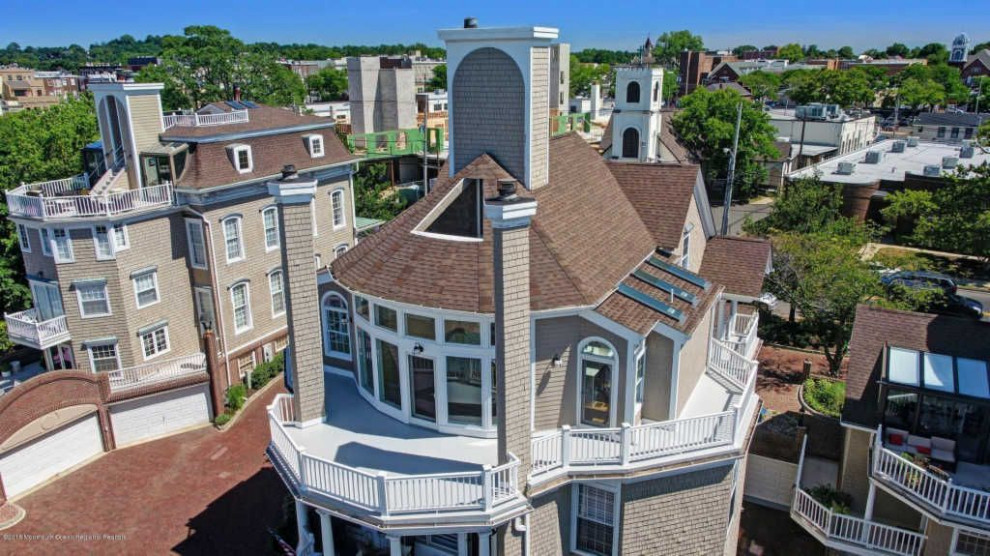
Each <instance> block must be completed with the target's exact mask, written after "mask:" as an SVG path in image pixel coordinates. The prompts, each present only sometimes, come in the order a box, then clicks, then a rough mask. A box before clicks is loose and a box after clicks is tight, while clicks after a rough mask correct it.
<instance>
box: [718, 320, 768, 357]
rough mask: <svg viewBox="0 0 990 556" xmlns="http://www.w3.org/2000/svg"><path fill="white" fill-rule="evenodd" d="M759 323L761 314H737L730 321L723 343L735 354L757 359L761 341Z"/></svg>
mask: <svg viewBox="0 0 990 556" xmlns="http://www.w3.org/2000/svg"><path fill="white" fill-rule="evenodd" d="M759 323H760V314H759V313H757V312H755V311H754V312H753V313H750V314H745V313H736V314H734V315H732V318H730V319H729V323H728V326H727V327H726V328H725V337H724V338H723V341H724V342H725V343H726V344H727V345H728V346H729V347H730V348H732V349H733V350H734V351H735V352H737V353H739V354H742V355H743V356H745V357H748V358H753V357H756V348H757V344H758V340H759V338H758V337H757V336H756V331H757V329H758V327H759Z"/></svg>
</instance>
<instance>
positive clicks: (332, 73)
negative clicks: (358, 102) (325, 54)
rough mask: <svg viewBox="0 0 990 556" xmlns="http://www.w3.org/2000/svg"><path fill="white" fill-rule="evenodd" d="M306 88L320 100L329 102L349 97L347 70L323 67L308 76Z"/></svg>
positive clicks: (312, 95)
mask: <svg viewBox="0 0 990 556" xmlns="http://www.w3.org/2000/svg"><path fill="white" fill-rule="evenodd" d="M306 88H307V89H308V90H309V94H310V96H311V97H313V98H315V99H316V100H317V101H319V102H329V101H332V100H340V99H343V98H346V97H347V72H346V71H344V70H339V69H336V68H330V67H328V68H323V69H321V70H320V71H318V72H316V73H314V74H311V75H309V76H307V77H306Z"/></svg>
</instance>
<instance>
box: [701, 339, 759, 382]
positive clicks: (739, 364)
mask: <svg viewBox="0 0 990 556" xmlns="http://www.w3.org/2000/svg"><path fill="white" fill-rule="evenodd" d="M758 365H759V363H757V362H756V361H754V360H752V359H749V358H747V357H746V356H744V355H742V354H741V353H740V352H738V351H736V350H735V349H733V348H732V346H731V345H729V344H727V343H725V342H722V341H720V340H716V339H714V338H712V341H711V343H710V347H709V349H708V368H709V369H711V370H712V371H713V372H715V373H716V374H717V375H718V376H720V377H722V378H724V379H726V380H728V381H729V382H730V383H731V384H732V385H733V386H735V387H736V388H740V389H742V388H743V387H744V386H745V385H746V382H747V381H748V380H749V378H750V377H751V376H752V375H753V374H755V371H756V368H757V366H758Z"/></svg>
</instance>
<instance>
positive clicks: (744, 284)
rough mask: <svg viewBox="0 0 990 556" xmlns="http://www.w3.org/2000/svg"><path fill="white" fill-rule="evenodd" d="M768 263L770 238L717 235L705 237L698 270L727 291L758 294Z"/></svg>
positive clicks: (751, 295)
mask: <svg viewBox="0 0 990 556" xmlns="http://www.w3.org/2000/svg"><path fill="white" fill-rule="evenodd" d="M769 263H770V242H769V241H766V240H764V239H755V238H744V237H725V236H717V237H713V238H711V239H709V240H708V245H707V246H706V247H705V257H704V259H702V261H701V270H700V273H701V275H702V276H704V277H705V278H708V279H709V280H711V281H713V282H718V283H719V284H722V285H724V286H725V291H727V292H729V293H734V294H738V295H745V296H749V297H759V296H760V293H762V292H763V278H764V276H765V274H766V270H767V266H768V265H769Z"/></svg>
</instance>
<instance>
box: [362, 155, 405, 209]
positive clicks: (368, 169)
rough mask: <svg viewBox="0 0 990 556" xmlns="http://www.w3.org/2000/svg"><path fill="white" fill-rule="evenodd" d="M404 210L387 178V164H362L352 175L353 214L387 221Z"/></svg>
mask: <svg viewBox="0 0 990 556" xmlns="http://www.w3.org/2000/svg"><path fill="white" fill-rule="evenodd" d="M405 208H406V205H405V203H404V202H403V200H402V197H400V196H399V195H398V194H397V193H396V191H395V189H394V188H392V186H391V183H389V178H388V164H387V163H385V162H372V163H370V164H364V165H362V166H361V168H360V169H359V170H358V171H357V173H356V174H355V175H354V212H355V213H356V214H357V215H358V216H363V217H365V218H377V219H379V220H385V221H389V220H392V219H393V218H395V217H396V216H398V215H399V213H400V212H402V210H403V209H405Z"/></svg>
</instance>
